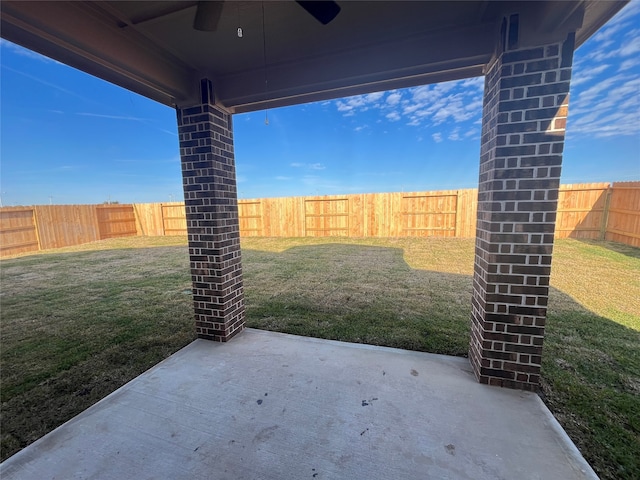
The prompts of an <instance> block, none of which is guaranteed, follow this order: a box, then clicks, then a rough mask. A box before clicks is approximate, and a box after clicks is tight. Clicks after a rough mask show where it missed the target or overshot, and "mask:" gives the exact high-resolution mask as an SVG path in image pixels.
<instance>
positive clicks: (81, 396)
mask: <svg viewBox="0 0 640 480" xmlns="http://www.w3.org/2000/svg"><path fill="white" fill-rule="evenodd" d="M338 240H339V241H338ZM185 245H186V242H185V239H183V238H180V237H159V238H153V237H151V238H144V237H132V238H127V239H114V240H109V241H103V242H96V243H94V244H89V245H84V246H80V247H72V248H69V249H65V251H64V252H62V251H56V252H53V253H51V252H49V253H39V254H37V255H29V256H23V257H21V258H16V259H11V260H4V261H1V262H0V275H1V280H2V284H1V285H2V288H1V291H0V295H1V296H0V301H1V302H2V308H1V310H0V314H1V323H0V327H1V334H2V350H1V351H0V359H1V361H2V392H1V396H2V412H1V415H2V419H1V421H2V452H1V453H2V458H3V459H4V458H6V457H7V456H9V455H11V454H12V453H14V452H15V451H17V450H18V449H20V448H22V447H24V446H25V445H27V444H28V443H30V442H32V441H33V440H35V439H36V438H38V437H40V436H41V435H43V434H44V433H46V432H48V431H50V430H51V429H53V428H54V427H56V426H57V425H59V424H61V423H63V422H64V421H66V420H68V419H69V418H71V417H72V416H73V415H75V414H77V413H79V412H80V411H82V410H84V409H85V408H86V407H88V406H89V405H91V404H92V403H94V402H95V401H97V400H98V399H100V398H102V397H103V396H105V395H106V394H108V393H109V392H111V391H113V390H114V389H116V388H117V387H119V386H121V385H122V384H124V383H125V382H126V381H128V380H130V379H131V378H134V377H135V376H137V375H138V374H140V373H142V372H143V371H144V370H146V369H147V368H149V367H150V366H151V365H153V364H155V363H157V362H158V361H159V360H161V359H163V358H165V357H166V356H168V355H169V354H171V353H173V352H175V351H176V350H177V349H179V348H181V347H182V346H184V345H186V344H187V343H188V342H190V341H191V340H192V339H193V337H194V336H193V326H192V323H193V322H192V304H191V296H190V295H188V294H185V292H187V293H188V292H189V289H190V288H191V285H190V276H189V266H188V256H187V250H186V248H185ZM151 247H153V248H151ZM242 247H243V262H244V279H245V295H246V303H247V324H248V325H249V326H252V327H257V328H264V329H269V330H276V331H281V332H287V333H294V334H299V335H309V336H315V337H321V338H332V339H338V340H345V341H350V342H363V343H371V344H376V345H387V346H393V347H399V348H407V349H414V350H423V351H429V352H434V353H445V354H453V355H462V356H464V355H466V354H467V349H468V341H469V340H468V336H469V317H470V311H471V303H470V300H471V285H472V277H471V275H472V272H473V249H474V241H473V240H468V239H434V238H426V239H410V238H409V239H336V238H320V239H313V238H296V239H281V238H277V239H272V238H271V239H270V238H267V239H263V238H245V239H243V241H242ZM551 285H552V289H551V294H550V302H549V316H548V322H547V336H546V340H545V346H544V355H543V375H542V382H543V384H542V390H541V396H542V397H543V399H544V401H545V402H546V404H547V405H548V406H549V407H550V409H551V410H552V412H553V413H554V415H555V416H556V417H557V418H558V420H559V421H560V423H561V424H562V425H563V427H564V428H565V429H566V430H567V432H568V433H569V435H570V436H571V438H572V439H573V441H574V442H575V443H576V444H577V445H578V447H579V448H580V450H581V452H582V453H583V455H584V456H585V458H586V459H587V461H589V463H591V465H592V466H593V467H594V469H595V470H596V472H597V473H598V474H599V475H600V476H601V478H603V479H614V478H615V479H632V478H634V479H635V478H640V459H639V457H638V455H637V452H638V451H640V396H639V393H638V388H639V387H638V385H640V358H639V355H640V305H639V303H638V302H639V301H640V250H639V249H633V248H631V247H625V246H620V245H617V244H611V243H587V242H578V241H574V240H560V241H557V243H556V246H555V252H554V264H553V268H552V279H551Z"/></svg>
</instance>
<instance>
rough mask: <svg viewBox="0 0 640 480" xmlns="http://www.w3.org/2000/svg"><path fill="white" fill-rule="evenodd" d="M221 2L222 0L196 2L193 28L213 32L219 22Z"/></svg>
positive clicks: (222, 2)
mask: <svg viewBox="0 0 640 480" xmlns="http://www.w3.org/2000/svg"><path fill="white" fill-rule="evenodd" d="M223 4H224V1H201V2H198V7H197V9H196V16H195V18H194V19H193V28H195V29H196V30H200V31H201V32H215V31H216V29H217V28H218V22H220V16H221V15H222V7H223Z"/></svg>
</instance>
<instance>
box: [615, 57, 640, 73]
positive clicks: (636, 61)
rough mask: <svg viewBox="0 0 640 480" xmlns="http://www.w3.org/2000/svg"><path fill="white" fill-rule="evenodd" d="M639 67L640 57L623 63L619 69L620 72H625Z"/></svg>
mask: <svg viewBox="0 0 640 480" xmlns="http://www.w3.org/2000/svg"><path fill="white" fill-rule="evenodd" d="M638 65H640V56H639V57H636V58H630V59H628V60H625V61H623V62H622V63H621V64H620V67H618V71H619V72H622V71H624V70H630V69H632V68H633V67H637V66H638Z"/></svg>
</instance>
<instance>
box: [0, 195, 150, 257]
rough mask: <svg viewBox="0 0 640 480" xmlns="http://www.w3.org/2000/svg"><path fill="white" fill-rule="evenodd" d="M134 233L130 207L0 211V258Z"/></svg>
mask: <svg viewBox="0 0 640 480" xmlns="http://www.w3.org/2000/svg"><path fill="white" fill-rule="evenodd" d="M137 234H138V231H137V229H136V217H135V214H134V211H133V206H132V205H36V206H33V207H4V208H0V256H8V255H17V254H20V253H25V252H33V251H38V250H46V249H50V248H61V247H68V246H71V245H79V244H81V243H88V242H94V241H96V240H103V239H105V238H113V237H126V236H131V235H137Z"/></svg>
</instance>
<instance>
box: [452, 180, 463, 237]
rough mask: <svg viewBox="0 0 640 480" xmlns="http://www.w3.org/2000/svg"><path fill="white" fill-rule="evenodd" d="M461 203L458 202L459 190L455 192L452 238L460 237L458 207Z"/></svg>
mask: <svg viewBox="0 0 640 480" xmlns="http://www.w3.org/2000/svg"><path fill="white" fill-rule="evenodd" d="M461 204H462V202H460V190H456V216H455V217H454V219H453V221H454V223H455V233H454V237H456V238H457V237H459V236H460V213H461V212H460V206H461Z"/></svg>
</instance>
